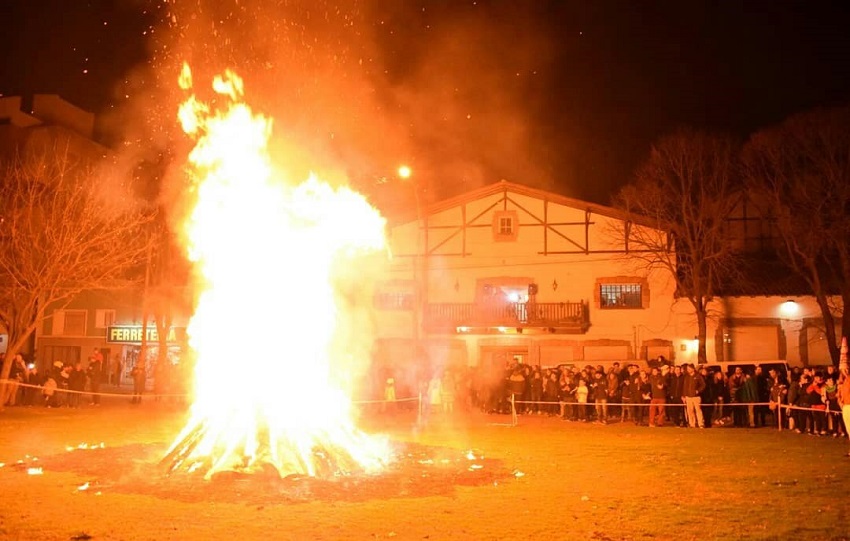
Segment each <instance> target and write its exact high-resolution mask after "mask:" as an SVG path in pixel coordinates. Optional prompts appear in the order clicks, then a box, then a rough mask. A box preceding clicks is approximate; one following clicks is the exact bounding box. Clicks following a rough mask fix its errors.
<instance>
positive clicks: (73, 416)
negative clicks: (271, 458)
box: [0, 403, 850, 541]
mask: <svg viewBox="0 0 850 541" xmlns="http://www.w3.org/2000/svg"><path fill="white" fill-rule="evenodd" d="M506 420H507V419H505V418H501V417H493V416H486V415H478V414H475V415H471V416H467V417H464V416H461V415H457V416H455V417H454V418H453V419H451V420H448V421H447V420H445V419H442V418H441V417H440V416H437V415H435V416H434V417H432V419H431V423H430V424H429V426H428V427H427V428H426V429H424V430H422V431H415V430H413V429H412V424H411V423H412V421H413V418H412V416H411V415H408V414H396V415H394V416H384V417H380V416H375V417H372V418H370V419H369V420H368V422H367V423H366V424H367V426H368V428H369V429H370V430H381V431H383V432H385V433H387V434H389V435H391V436H392V438H393V439H394V441H396V442H398V444H397V446H396V449H397V454H398V459H399V460H398V462H397V463H396V465H395V466H394V467H393V468H392V469H391V470H390V471H389V472H388V473H387V474H386V475H385V476H381V477H380V478H376V479H370V478H361V477H356V478H353V479H346V480H345V481H343V482H337V483H332V482H325V481H315V480H310V479H288V480H285V481H279V480H276V479H274V478H273V477H266V478H264V477H263V476H259V477H256V478H245V477H243V476H223V477H219V478H217V479H215V480H213V482H210V483H204V482H202V481H198V482H197V483H196V482H190V481H188V480H186V479H185V478H180V479H174V478H169V479H166V478H163V477H161V473H160V470H159V468H157V465H156V462H157V459H158V457H159V453H160V452H161V450H162V449H163V448H164V447H165V446H166V445H167V443H169V441H170V439H171V438H172V437H173V436H174V435H175V434H176V433H177V431H178V430H179V428H180V427H181V426H182V423H183V421H184V417H183V415H182V413H181V412H180V411H179V410H177V409H174V408H170V407H168V406H166V405H163V404H153V403H149V404H145V405H143V406H142V407H141V408H132V407H130V406H129V405H124V404H123V403H122V404H117V403H111V404H110V403H107V404H104V406H103V407H101V408H99V409H82V410H78V411H69V410H59V411H57V410H44V409H41V408H39V409H22V408H12V409H7V411H6V412H5V413H3V414H0V462H5V463H6V465H5V467H3V468H0V493H2V494H3V495H4V503H3V505H2V506H0V538H2V539H20V540H37V539H57V540H60V539H61V540H68V539H95V540H100V539H122V540H124V539H126V540H136V539H150V540H153V539H156V540H165V539H186V540H210V539H211V540H218V539H221V540H224V539H247V540H253V539H299V540H300V539H328V540H331V539H432V540H433V539H519V540H526V539H528V540H531V539H534V540H541V539H596V540H611V539H617V540H619V539H628V540H638V539H663V540H666V539H700V540H703V539H717V540H721V539H723V540H726V539H794V540H795V541H800V540H808V539H824V540H840V539H850V503H848V500H847V495H846V494H847V490H846V488H847V482H848V481H847V480H848V479H850V459H848V458H845V457H844V456H843V455H844V454H845V453H846V452H847V451H848V448H850V445H848V443H847V442H845V441H841V442H839V441H836V440H834V439H832V438H817V437H806V436H801V435H797V434H792V433H786V432H783V433H778V432H777V431H775V430H768V429H760V430H739V429H711V430H685V429H676V428H661V429H649V428H637V427H634V426H631V425H609V426H601V425H592V424H589V425H585V424H576V423H564V422H561V421H558V420H556V419H549V418H539V417H521V418H520V426H518V427H513V428H512V427H507V426H502V425H500V423H504V422H505V421H506ZM101 442H103V447H102V448H101V447H100V443H101ZM81 444H86V445H88V446H97V447H98V448H97V449H79V448H77V449H74V450H71V451H69V450H67V449H68V448H69V447H79V446H80V445H81ZM470 450H471V451H472V454H471V455H470V454H469V452H470ZM26 455H30V458H27V457H26ZM32 457H37V458H38V460H33V458H32ZM18 460H24V461H25V462H26V464H25V465H23V464H22V465H19V464H17V461H18ZM473 465H475V467H472V466H473ZM25 466H26V467H25ZM28 467H40V468H41V472H42V474H41V475H30V474H28V473H27V468H28ZM86 483H88V485H86ZM82 488H84V490H83V489H82Z"/></svg>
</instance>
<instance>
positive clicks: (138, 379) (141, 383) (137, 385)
mask: <svg viewBox="0 0 850 541" xmlns="http://www.w3.org/2000/svg"><path fill="white" fill-rule="evenodd" d="M130 375H131V376H132V377H133V399H132V400H131V401H130V402H131V403H132V404H141V403H142V393H144V392H145V381H146V380H147V378H148V373H147V370H145V362H144V361H143V360H142V359H136V364H135V366H133V370H132V371H131V372H130Z"/></svg>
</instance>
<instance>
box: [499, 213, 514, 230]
mask: <svg viewBox="0 0 850 541" xmlns="http://www.w3.org/2000/svg"><path fill="white" fill-rule="evenodd" d="M513 233H514V219H513V218H512V217H510V216H502V217H500V218H499V235H513Z"/></svg>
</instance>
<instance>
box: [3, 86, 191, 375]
mask: <svg viewBox="0 0 850 541" xmlns="http://www.w3.org/2000/svg"><path fill="white" fill-rule="evenodd" d="M94 130H95V115H94V114H93V113H89V112H87V111H84V110H82V109H79V108H78V107H76V106H74V105H72V104H70V103H68V102H67V101H65V100H63V99H62V98H60V97H59V96H56V95H47V94H37V95H35V96H33V97H32V100H31V103H27V104H25V100H23V99H22V98H21V97H18V96H12V97H3V98H0V154H2V155H5V156H6V157H10V156H12V155H14V153H16V152H26V151H27V150H28V149H31V148H33V146H34V145H41V144H53V143H57V142H58V143H61V144H63V145H64V144H67V148H68V151H69V152H71V153H73V154H77V155H79V156H81V157H85V158H89V159H92V160H97V159H103V158H108V157H109V156H110V153H111V151H110V149H109V148H107V147H105V146H104V145H102V144H100V143H99V142H97V141H95V140H94V133H95V132H94ZM141 306H142V293H141V292H140V291H119V292H115V291H113V292H105V291H87V292H84V293H83V294H81V295H79V296H78V297H77V298H75V299H73V301H72V302H71V303H70V304H69V305H68V306H65V307H63V308H62V309H56V308H54V307H48V309H47V318H46V319H45V321H44V323H43V324H42V325H40V326H39V328H38V329H37V330H36V333H35V336H33V338H32V340H31V342H30V345H29V348H28V349H27V350H25V351H23V353H24V354H25V355H27V356H29V357H31V358H33V357H34V360H35V361H36V363H37V364H38V366H39V368H41V369H42V370H44V369H45V368H46V367H49V366H50V365H52V364H53V363H54V362H57V361H58V362H63V363H75V362H76V361H82V362H83V363H84V364H85V363H87V360H88V357H89V356H90V355H91V353H92V351H93V350H94V348H98V349H100V350H101V352H102V353H103V355H104V359H105V361H106V365H107V367H108V369H109V374H110V378H109V380H110V381H113V382H117V381H119V379H118V378H121V379H125V380H126V379H127V378H128V375H129V371H130V369H131V368H132V366H133V362H135V358H136V355H137V353H138V350H139V345H140V343H141V339H140V336H141V334H140V332H141V320H142V309H141ZM185 321H186V318H185V317H178V318H177V319H176V320H175V323H174V327H173V328H172V331H171V332H170V333H169V355H173V356H177V355H178V354H179V351H180V349H181V347H182V346H185ZM0 333H3V334H0V351H5V349H6V345H7V342H8V336H7V334H5V330H4V329H0ZM147 337H148V338H149V339H150V338H151V337H153V338H154V340H152V341H151V343H150V346H151V351H150V354H151V355H153V354H155V352H156V343H155V338H156V331H155V324H154V322H153V321H150V322H149V326H148V331H147ZM148 374H149V376H152V375H153V371H149V372H148Z"/></svg>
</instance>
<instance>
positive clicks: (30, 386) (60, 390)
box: [0, 379, 421, 405]
mask: <svg viewBox="0 0 850 541" xmlns="http://www.w3.org/2000/svg"><path fill="white" fill-rule="evenodd" d="M3 383H7V384H15V385H17V387H19V388H25V389H39V390H41V391H42V393H43V392H44V390H45V389H46V388H45V386H44V385H33V384H31V383H22V382H19V381H17V380H13V379H0V384H3ZM51 392H52V393H54V394H57V393H61V394H68V395H71V394H77V395H90V396H113V397H116V396H117V397H121V398H127V397H132V396H134V395H135V394H136V393H130V392H126V393H105V392H100V391H98V392H96V393H95V392H92V391H78V390H75V389H63V388H61V387H56V388H55V389H52V390H51ZM144 395H145V396H146V397H153V398H188V397H189V396H190V395H189V394H187V393H182V394H160V393H144ZM44 396H50V395H44ZM419 400H421V396H411V397H404V398H396V399H394V400H352V401H351V403H352V404H358V405H359V404H384V403H394V402H413V401H419Z"/></svg>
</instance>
